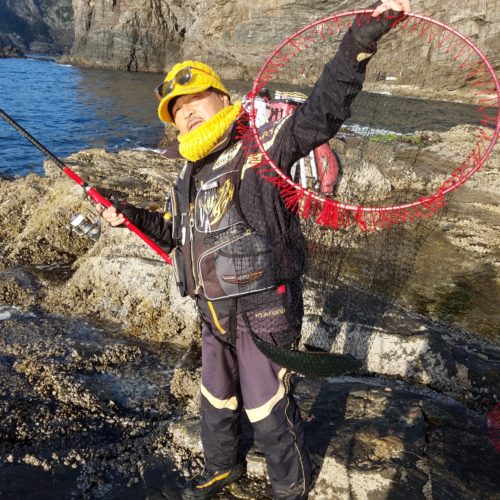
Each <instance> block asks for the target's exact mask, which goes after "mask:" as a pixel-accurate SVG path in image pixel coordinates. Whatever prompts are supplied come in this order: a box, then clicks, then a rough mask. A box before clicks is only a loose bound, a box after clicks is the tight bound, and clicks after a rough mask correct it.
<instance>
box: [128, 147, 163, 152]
mask: <svg viewBox="0 0 500 500" xmlns="http://www.w3.org/2000/svg"><path fill="white" fill-rule="evenodd" d="M132 150H133V151H152V152H153V153H160V154H163V153H165V151H166V149H158V148H146V147H144V146H137V147H136V148H132Z"/></svg>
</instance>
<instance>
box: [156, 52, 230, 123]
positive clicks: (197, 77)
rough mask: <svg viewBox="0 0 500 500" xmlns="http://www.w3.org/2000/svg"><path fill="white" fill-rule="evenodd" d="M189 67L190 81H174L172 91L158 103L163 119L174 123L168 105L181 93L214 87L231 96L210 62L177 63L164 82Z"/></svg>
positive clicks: (159, 114)
mask: <svg viewBox="0 0 500 500" xmlns="http://www.w3.org/2000/svg"><path fill="white" fill-rule="evenodd" d="M187 67H189V68H191V73H192V77H191V79H190V80H189V82H187V83H185V84H181V83H174V87H173V89H172V92H170V93H169V94H168V95H166V96H165V97H164V98H163V99H162V100H161V101H160V104H159V105H158V116H159V118H160V120H161V121H164V122H166V123H174V119H173V118H172V116H171V115H170V111H169V109H168V105H169V103H170V102H171V101H172V99H175V98H176V97H179V96H180V95H188V94H197V93H198V92H203V91H204V90H208V89H209V88H214V89H217V90H220V91H221V92H223V93H224V94H226V95H227V96H229V92H228V91H227V89H226V87H224V84H223V83H222V80H221V79H220V77H219V75H218V74H217V73H216V72H215V71H214V70H213V69H212V68H211V67H210V66H208V64H204V63H202V62H199V61H183V62H181V63H177V64H176V65H175V66H174V67H173V68H172V69H171V70H170V71H169V72H168V74H167V76H166V77H165V80H164V82H170V81H171V80H173V79H174V78H175V76H176V75H177V74H178V73H179V71H181V70H183V69H185V68H187Z"/></svg>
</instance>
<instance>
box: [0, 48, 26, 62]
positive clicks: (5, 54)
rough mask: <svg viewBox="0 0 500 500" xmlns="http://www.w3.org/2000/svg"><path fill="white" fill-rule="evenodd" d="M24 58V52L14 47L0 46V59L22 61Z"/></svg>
mask: <svg viewBox="0 0 500 500" xmlns="http://www.w3.org/2000/svg"><path fill="white" fill-rule="evenodd" d="M25 57H26V56H25V55H24V52H23V51H22V50H21V49H20V48H18V47H15V46H14V45H0V59H1V58H16V59H23V58H25Z"/></svg>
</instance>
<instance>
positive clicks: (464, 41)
mask: <svg viewBox="0 0 500 500" xmlns="http://www.w3.org/2000/svg"><path fill="white" fill-rule="evenodd" d="M372 12H373V10H371V9H364V10H354V11H349V12H344V13H339V14H333V15H331V16H328V17H325V18H323V19H320V20H318V21H315V22H313V23H311V24H309V25H307V26H305V27H304V28H302V29H300V30H299V31H297V32H296V33H295V34H293V35H292V36H290V37H288V38H286V39H285V40H284V41H283V42H282V43H281V44H280V45H279V46H278V47H277V48H276V49H275V50H274V51H273V53H272V54H271V55H270V56H269V57H268V58H267V59H266V61H265V62H264V64H263V66H262V67H261V69H260V71H259V73H258V75H257V77H256V79H255V81H254V84H253V87H252V90H251V92H250V93H249V94H248V98H249V114H250V121H251V125H250V130H249V131H246V132H244V133H242V135H244V136H245V137H246V141H247V146H248V151H249V152H250V151H252V152H255V146H256V147H257V148H258V150H259V151H260V153H261V154H262V160H261V161H259V162H258V163H256V164H255V165H254V168H257V169H258V172H259V174H260V175H261V176H263V177H264V178H265V179H266V180H268V181H269V182H272V183H273V184H275V185H276V186H277V187H278V188H279V190H280V193H281V195H282V197H283V200H284V202H285V204H286V205H287V206H288V208H289V209H290V210H292V211H293V212H295V213H297V214H298V215H300V216H301V217H302V218H304V219H310V218H312V219H314V220H315V222H316V223H317V224H319V225H321V226H325V227H329V228H332V229H347V228H350V227H354V226H355V227H357V228H358V229H359V230H361V231H362V232H370V231H377V230H379V229H384V228H387V227H390V226H392V225H393V224H400V223H405V222H411V221H413V220H416V219H423V218H431V217H432V216H433V215H434V214H435V213H436V212H438V211H439V210H440V209H441V208H442V207H443V206H444V205H445V199H444V197H445V196H446V195H447V194H449V193H451V192H452V191H454V190H456V189H457V188H459V187H460V186H462V185H463V184H464V183H465V182H466V181H467V180H468V179H469V178H470V177H471V176H472V175H473V174H474V173H475V172H477V171H478V170H479V169H480V168H481V167H482V166H483V165H484V163H485V162H486V160H487V159H488V157H489V155H490V154H491V151H492V150H493V147H494V146H495V144H496V142H497V140H498V137H499V135H500V83H499V80H498V78H497V76H496V74H495V71H494V69H493V67H492V65H491V64H490V62H489V61H488V60H487V58H486V56H485V55H484V54H483V53H482V52H481V51H480V50H479V48H478V47H476V46H475V44H474V43H473V42H472V41H471V40H469V39H468V38H467V37H465V36H464V35H462V34H461V33H459V32H458V31H457V30H455V29H454V28H451V27H450V26H448V25H446V24H444V23H442V22H440V21H436V20H434V19H432V18H429V17H426V16H423V15H419V14H413V13H406V14H405V16H404V17H403V18H402V19H400V20H399V22H398V27H397V28H396V29H400V30H401V31H403V32H406V33H408V35H410V34H412V35H414V36H418V37H420V38H421V39H422V40H423V41H425V42H427V43H429V44H431V43H433V44H435V45H436V47H437V48H438V49H439V50H440V51H441V53H442V54H444V55H445V56H447V57H449V59H451V61H453V63H455V64H457V65H459V68H460V69H461V70H463V71H464V72H466V75H467V79H474V81H473V82H472V83H471V86H472V89H473V94H474V95H475V96H477V103H478V109H477V111H478V113H479V116H480V117H481V120H480V123H481V125H482V126H481V127H480V128H479V130H478V132H477V134H476V137H475V145H474V147H473V148H472V149H471V150H470V151H469V152H468V154H467V155H466V157H465V159H464V160H463V161H461V162H460V163H459V164H458V165H457V166H456V168H455V169H454V170H453V171H452V173H451V175H449V176H448V177H447V178H446V179H445V180H444V182H442V184H441V185H440V186H439V187H438V188H437V189H436V190H435V191H434V192H433V193H432V194H430V195H429V196H424V197H420V198H418V199H415V200H413V201H409V202H406V203H401V204H396V205H387V206H382V205H379V206H364V205H356V204H353V203H348V202H343V201H339V200H335V199H332V198H327V197H324V196H322V195H320V194H319V193H316V192H313V191H311V190H309V189H307V188H304V187H302V186H301V185H299V184H297V183H295V182H294V181H293V180H292V179H291V178H290V177H288V176H287V175H285V174H284V173H283V172H282V171H281V169H280V168H279V166H278V165H276V164H275V163H274V161H273V160H272V159H271V158H270V157H269V155H268V153H267V151H266V149H265V147H264V145H263V143H262V141H261V139H260V136H259V132H258V130H257V127H256V125H255V122H254V119H253V118H254V117H255V106H254V100H255V97H256V96H257V95H258V93H259V91H260V90H261V89H262V87H265V86H267V85H268V84H269V81H270V80H271V79H272V78H273V76H275V75H276V73H277V72H279V71H280V70H281V69H282V68H284V67H286V65H287V64H288V63H289V62H290V61H291V60H293V59H295V58H297V57H299V56H300V54H301V53H302V52H304V50H307V49H308V48H309V47H311V46H313V45H315V44H316V43H317V42H319V41H325V40H327V38H328V37H331V38H333V37H334V36H337V35H339V34H340V33H343V32H346V31H347V30H348V28H349V27H350V26H351V24H352V22H354V20H355V18H356V16H359V15H363V16H364V17H363V19H364V22H366V20H368V22H377V21H376V19H375V18H371V17H369V15H370V14H371V13H372ZM358 19H359V18H358ZM495 108H498V109H499V110H498V111H497V113H496V115H495V116H491V115H489V114H488V111H491V110H494V109H495ZM269 174H272V175H269Z"/></svg>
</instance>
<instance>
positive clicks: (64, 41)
mask: <svg viewBox="0 0 500 500" xmlns="http://www.w3.org/2000/svg"><path fill="white" fill-rule="evenodd" d="M73 40H74V27H73V9H72V6H71V0H4V1H2V3H0V45H13V46H16V47H18V48H21V49H23V50H30V51H31V52H42V53H63V52H68V51H69V49H70V48H71V46H72V44H73Z"/></svg>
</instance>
